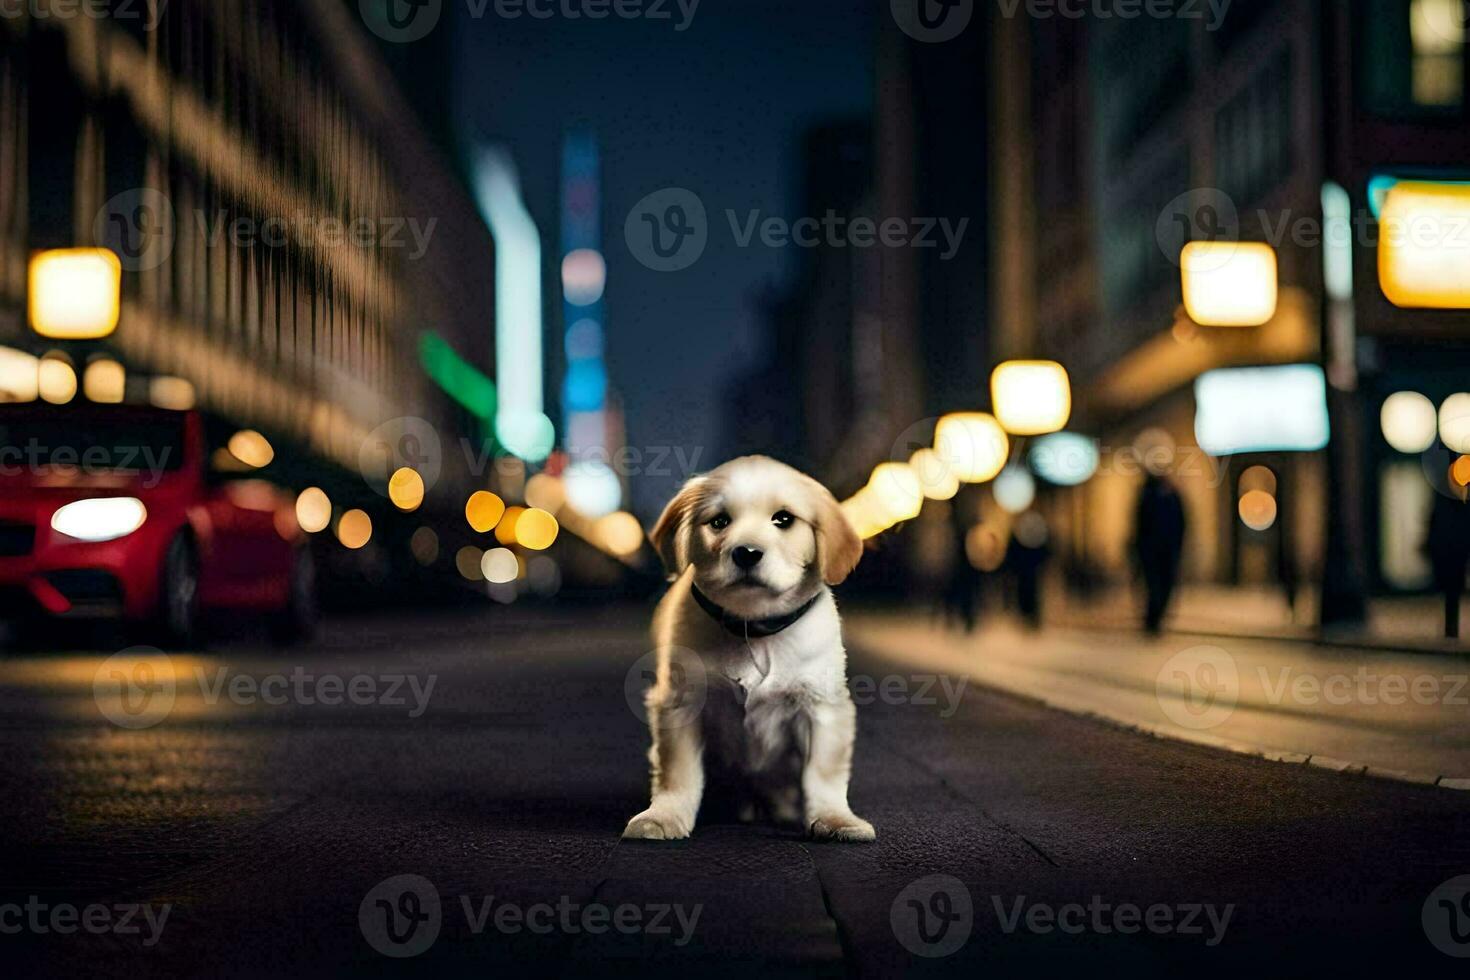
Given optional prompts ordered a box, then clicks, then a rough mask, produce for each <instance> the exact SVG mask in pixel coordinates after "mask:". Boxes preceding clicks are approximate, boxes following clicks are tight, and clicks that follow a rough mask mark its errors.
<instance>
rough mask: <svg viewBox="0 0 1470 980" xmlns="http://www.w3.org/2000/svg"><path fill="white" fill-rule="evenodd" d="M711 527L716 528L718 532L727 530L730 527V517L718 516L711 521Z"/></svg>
mask: <svg viewBox="0 0 1470 980" xmlns="http://www.w3.org/2000/svg"><path fill="white" fill-rule="evenodd" d="M709 526H710V527H712V528H714V529H715V530H716V531H723V530H724V529H725V528H727V527H729V526H730V515H729V514H716V515H715V516H714V517H713V518H711V519H710V522H709Z"/></svg>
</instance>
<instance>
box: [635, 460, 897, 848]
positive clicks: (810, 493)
mask: <svg viewBox="0 0 1470 980" xmlns="http://www.w3.org/2000/svg"><path fill="white" fill-rule="evenodd" d="M650 537H651V539H652V541H653V545H654V547H655V548H656V549H657V550H658V553H659V556H660V557H661V558H662V559H663V562H664V565H665V567H666V568H667V569H668V571H669V573H670V575H671V577H672V578H673V586H672V587H671V588H670V589H669V591H668V594H667V595H665V596H664V598H663V599H662V601H660V603H659V606H658V610H657V611H656V612H655V614H654V622H653V640H654V646H655V648H656V650H657V654H658V669H657V674H656V677H655V681H654V685H653V687H652V689H651V690H650V691H649V692H648V701H647V704H648V720H649V728H650V729H651V731H652V734H653V748H652V749H651V750H650V752H649V761H650V762H651V763H652V770H653V801H652V803H650V804H649V807H648V809H646V810H644V811H643V812H642V813H640V814H638V815H637V816H635V817H634V818H633V819H632V820H630V821H629V822H628V826H627V829H626V830H624V831H623V836H624V837H629V838H643V839H652V840H674V839H677V838H683V837H688V836H689V834H690V832H691V831H692V830H693V829H694V820H695V816H696V815H697V814H698V812H699V807H700V802H701V800H702V799H703V797H704V795H705V789H706V776H707V775H722V776H724V777H726V778H727V779H730V780H731V781H733V782H734V783H735V784H736V787H737V788H738V789H739V790H741V791H743V794H744V796H745V800H744V804H743V806H742V807H741V808H740V816H741V818H742V819H754V818H755V816H756V815H757V814H758V813H764V814H766V815H767V816H769V817H771V818H772V819H774V820H776V821H778V822H796V821H799V822H800V823H801V825H802V827H803V828H804V829H805V830H806V831H807V832H808V833H810V834H811V835H812V836H813V837H818V838H827V839H835V840H848V841H867V840H872V839H873V836H874V834H873V825H872V824H870V823H868V821H866V820H864V819H862V818H861V817H858V816H857V815H855V814H854V813H853V812H852V809H851V808H850V807H849V806H848V804H847V783H848V776H849V774H850V772H851V768H852V743H853V736H854V733H855V727H856V726H855V711H854V709H853V704H852V698H851V696H850V695H849V693H848V689H847V676H846V665H847V655H846V652H845V651H844V650H843V647H842V627H841V623H840V621H839V619H838V616H837V604H836V603H835V602H834V601H833V598H832V593H831V591H830V590H829V588H828V587H829V586H832V585H837V584H839V583H840V582H842V581H843V580H844V579H846V578H847V576H848V575H849V574H850V573H851V572H852V570H853V568H854V567H856V565H857V563H858V560H859V559H860V558H861V557H862V552H863V544H862V541H861V539H860V538H859V537H858V535H857V533H856V532H855V531H854V530H853V529H852V526H851V525H850V524H849V523H848V521H847V518H846V517H845V516H844V515H843V513H842V510H841V508H840V507H838V505H837V501H836V500H835V499H833V497H832V494H830V493H828V492H827V490H826V489H825V488H824V487H823V486H822V485H821V484H819V483H817V481H815V480H813V479H812V478H811V477H808V476H805V475H804V474H802V473H798V472H797V471H796V470H794V469H792V468H791V467H789V466H786V465H784V464H782V463H778V462H776V461H775V460H772V459H767V458H766V457H764V456H748V457H745V458H743V459H737V460H734V461H732V462H729V463H726V464H725V465H723V466H721V467H719V468H718V469H716V470H713V471H712V472H710V473H708V474H706V475H704V476H701V477H696V478H695V479H692V480H690V481H689V482H688V483H686V484H685V485H684V487H683V489H681V490H680V491H679V494H678V495H677V496H676V497H675V498H674V499H673V500H672V501H671V502H670V503H669V505H668V507H667V508H666V509H665V510H664V512H663V516H662V517H660V518H659V520H658V524H657V525H656V526H655V527H654V529H653V531H652V533H651V535H650Z"/></svg>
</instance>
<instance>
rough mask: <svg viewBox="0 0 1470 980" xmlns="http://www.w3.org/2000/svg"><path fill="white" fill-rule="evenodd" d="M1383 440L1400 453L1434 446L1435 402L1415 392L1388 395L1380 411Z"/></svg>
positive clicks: (1435, 429) (1419, 451)
mask: <svg viewBox="0 0 1470 980" xmlns="http://www.w3.org/2000/svg"><path fill="white" fill-rule="evenodd" d="M1379 422H1380V424H1381V426H1382V428H1383V439H1384V441H1385V442H1387V443H1388V444H1389V445H1390V446H1392V447H1393V448H1394V449H1396V450H1398V451H1399V452H1401V453H1422V452H1424V451H1425V450H1426V449H1428V448H1429V447H1430V446H1432V445H1434V437H1435V436H1437V435H1438V434H1439V413H1438V412H1437V411H1435V408H1434V402H1432V401H1430V400H1429V399H1428V398H1425V397H1424V396H1423V395H1421V394H1419V392H1417V391H1398V392H1394V393H1393V394H1392V395H1389V396H1388V398H1387V399H1385V400H1384V402H1383V409H1382V411H1381V412H1380V413H1379Z"/></svg>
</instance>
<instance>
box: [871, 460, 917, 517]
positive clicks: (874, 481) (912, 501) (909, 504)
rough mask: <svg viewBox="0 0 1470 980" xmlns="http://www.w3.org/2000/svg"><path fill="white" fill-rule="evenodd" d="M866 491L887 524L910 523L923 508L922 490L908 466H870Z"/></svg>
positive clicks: (896, 464) (894, 464)
mask: <svg viewBox="0 0 1470 980" xmlns="http://www.w3.org/2000/svg"><path fill="white" fill-rule="evenodd" d="M868 490H869V491H871V493H872V499H873V501H874V502H875V503H876V505H877V507H878V511H879V513H880V514H882V515H883V517H884V518H886V519H887V520H888V521H889V523H890V525H892V524H899V523H902V522H903V521H911V520H913V519H914V518H915V517H918V516H919V511H921V510H922V509H923V508H924V489H923V487H922V485H921V484H920V483H919V478H918V476H917V475H916V474H915V473H914V471H913V470H912V469H910V468H909V465H908V464H907V463H879V464H878V465H877V466H875V467H873V475H872V476H871V477H869V478H868Z"/></svg>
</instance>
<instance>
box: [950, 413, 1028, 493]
mask: <svg viewBox="0 0 1470 980" xmlns="http://www.w3.org/2000/svg"><path fill="white" fill-rule="evenodd" d="M934 451H935V452H937V453H938V454H939V458H940V459H941V460H943V461H944V464H945V465H946V466H948V467H949V470H950V472H951V473H953V474H954V475H955V478H956V479H958V480H959V481H960V482H961V483H986V482H989V481H990V480H993V479H995V477H996V475H997V474H999V473H1000V471H1001V470H1002V469H1003V468H1004V467H1005V465H1006V457H1007V456H1009V455H1010V451H1011V449H1010V439H1009V437H1008V436H1007V435H1006V432H1005V430H1004V429H1003V428H1001V425H1000V423H999V422H998V421H996V419H995V417H994V416H991V415H986V414H984V413H983V412H969V413H962V414H957V415H946V416H945V417H944V418H942V419H940V420H939V424H938V426H937V427H936V428H935V430H934Z"/></svg>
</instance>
